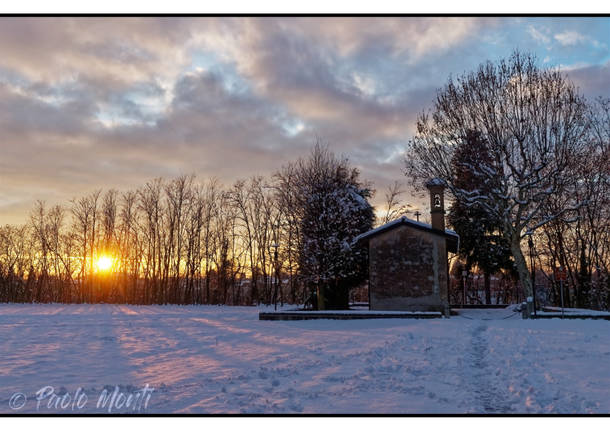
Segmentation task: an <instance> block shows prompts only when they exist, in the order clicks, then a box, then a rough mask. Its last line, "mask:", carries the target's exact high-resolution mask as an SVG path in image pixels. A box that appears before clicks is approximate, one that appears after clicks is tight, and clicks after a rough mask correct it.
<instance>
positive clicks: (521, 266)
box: [510, 234, 533, 298]
mask: <svg viewBox="0 0 610 431" xmlns="http://www.w3.org/2000/svg"><path fill="white" fill-rule="evenodd" d="M510 243H511V246H510V250H511V252H512V255H513V258H514V259H515V267H516V268H517V273H518V274H519V281H520V282H521V288H522V289H523V295H524V296H525V297H526V298H527V297H528V296H531V297H533V290H532V279H531V278H530V272H529V270H528V269H527V263H526V262H525V257H524V256H523V252H522V251H521V243H520V238H519V235H518V234H515V238H513V239H512V240H511V242H510Z"/></svg>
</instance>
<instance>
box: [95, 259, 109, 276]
mask: <svg viewBox="0 0 610 431" xmlns="http://www.w3.org/2000/svg"><path fill="white" fill-rule="evenodd" d="M95 268H96V269H97V271H98V272H108V271H110V270H111V269H112V258H111V257H109V256H100V257H98V258H97V261H95Z"/></svg>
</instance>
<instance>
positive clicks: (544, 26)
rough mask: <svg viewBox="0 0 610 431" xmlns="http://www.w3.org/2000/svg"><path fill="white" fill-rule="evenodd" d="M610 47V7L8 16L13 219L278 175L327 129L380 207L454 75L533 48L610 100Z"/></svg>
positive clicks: (5, 179)
mask: <svg viewBox="0 0 610 431" xmlns="http://www.w3.org/2000/svg"><path fill="white" fill-rule="evenodd" d="M609 45H610V18H601V17H598V18H558V17H555V18H512V17H510V18H509V17H478V18H461V17H459V18H432V17H427V18H426V17H410V18H406V17H391V18H373V17H364V18H347V17H345V18H339V17H332V18H315V17H310V18H306V17H275V18H273V17H266V18H265V17H263V18H261V17H259V18H254V17H250V18H248V17H244V18H211V17H210V18H196V17H181V18H180V17H176V18H173V17H159V18H127V17H114V18H102V17H95V18H57V17H44V18H34V17H29V18H17V17H2V18H0V154H1V156H0V224H5V223H21V222H25V221H26V220H27V217H28V214H29V211H30V210H31V208H32V206H33V204H34V202H35V201H36V200H44V201H46V202H47V203H49V204H56V203H63V204H67V203H68V202H69V200H70V199H72V198H74V197H80V196H83V195H85V194H88V193H89V192H91V191H93V190H95V189H98V188H103V189H109V188H116V189H118V190H127V189H134V188H136V187H139V186H141V185H143V184H144V183H146V182H147V181H149V180H151V179H153V178H156V177H159V176H162V177H166V178H171V177H175V176H178V175H181V174H196V175H197V176H198V177H199V178H201V179H205V178H208V177H216V178H218V179H219V180H220V181H221V182H222V183H224V184H226V185H230V184H232V183H233V182H234V181H235V180H237V179H240V178H247V177H249V176H252V175H259V174H260V175H269V174H271V173H273V172H274V171H276V170H278V169H279V168H281V166H282V165H285V164H286V163H288V162H290V161H292V160H295V159H297V158H298V157H302V156H306V155H307V154H308V153H309V151H310V148H311V146H312V144H313V143H314V142H315V141H316V140H317V139H320V140H322V141H324V142H326V143H328V144H329V146H330V148H331V150H332V151H334V152H335V153H336V154H337V155H344V156H346V157H348V158H349V160H350V161H351V162H352V164H353V165H355V166H357V167H359V168H360V170H361V173H362V178H363V179H365V180H368V181H371V182H372V183H373V185H374V188H375V189H377V193H376V197H375V198H374V200H373V203H375V204H379V203H380V202H381V201H382V200H383V195H384V189H385V188H386V187H387V186H388V185H389V184H391V183H393V182H394V181H402V182H404V183H405V184H406V182H407V181H406V178H405V177H404V175H403V151H404V148H405V146H406V143H407V142H408V140H409V139H410V138H411V137H412V135H413V131H414V126H415V120H416V118H417V115H418V114H419V113H421V112H422V111H424V110H427V109H429V108H430V107H431V106H432V103H433V100H434V97H435V94H436V91H437V89H439V88H441V87H442V86H443V85H444V84H445V83H446V82H447V80H448V79H449V77H450V76H458V75H460V74H462V73H464V72H468V71H470V70H473V69H475V68H476V67H477V66H478V65H479V64H481V63H483V62H485V61H487V60H491V61H495V60H498V59H500V58H503V57H507V56H508V55H510V53H511V52H512V51H513V50H515V49H519V50H522V51H526V52H530V53H533V54H535V55H536V56H537V58H538V60H539V64H540V65H541V66H550V67H556V66H559V67H560V68H561V69H562V70H563V71H565V72H566V73H568V75H569V77H570V78H571V79H572V81H573V82H574V83H575V84H576V85H577V86H578V87H579V88H580V90H581V92H582V93H584V94H585V95H586V96H587V97H589V98H595V97H597V96H603V97H610V46H609ZM405 198H407V200H408V201H412V202H413V203H414V204H415V205H419V203H418V202H419V201H417V199H416V198H415V197H410V196H409V195H408V194H407V195H406V196H405Z"/></svg>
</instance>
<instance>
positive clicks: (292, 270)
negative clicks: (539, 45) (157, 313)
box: [0, 143, 373, 308]
mask: <svg viewBox="0 0 610 431" xmlns="http://www.w3.org/2000/svg"><path fill="white" fill-rule="evenodd" d="M358 177H359V173H358V171H357V170H356V169H354V168H352V167H351V166H350V165H349V162H348V161H347V159H344V158H339V157H336V156H335V155H334V154H333V153H331V152H330V151H329V150H328V148H327V147H325V146H324V145H322V144H321V143H317V144H316V145H315V146H314V148H313V149H312V152H311V154H310V156H309V157H308V158H304V159H299V160H298V161H296V162H293V163H290V164H288V165H287V166H284V167H283V168H282V169H281V170H279V171H278V172H276V173H274V174H273V175H272V176H270V177H267V178H265V177H262V176H253V177H251V178H249V179H245V180H238V181H236V182H235V183H234V184H233V185H232V186H230V187H225V186H223V185H221V184H220V182H219V181H217V180H215V179H208V180H203V181H199V180H198V179H197V178H196V177H195V176H194V175H183V176H180V177H178V178H174V179H169V180H167V179H162V178H157V179H154V180H152V181H149V182H148V183H146V184H145V185H143V186H142V187H140V188H138V189H136V190H129V191H123V192H119V191H117V190H106V191H102V190H96V191H94V192H92V193H90V194H88V195H87V196H83V197H81V198H77V199H73V200H71V201H70V202H69V204H68V205H54V206H48V205H46V204H45V203H44V202H42V201H39V202H37V203H36V204H35V206H34V209H33V210H32V211H31V214H30V217H29V222H28V223H26V224H23V225H20V226H11V225H6V226H3V227H0V301H16V302H89V303H92V302H111V303H115V302H121V303H137V304H167V303H173V304H232V305H240V304H242V305H252V304H259V303H265V304H270V303H277V302H279V303H280V304H281V303H284V302H289V303H304V302H307V301H309V302H311V303H312V305H314V306H316V307H321V308H324V307H325V306H328V307H333V306H334V305H333V304H335V303H336V302H337V301H338V302H341V303H345V304H347V296H346V295H347V290H348V289H347V287H345V286H347V284H346V282H345V281H343V282H339V280H349V282H355V283H358V281H359V280H360V281H361V279H362V277H363V274H362V268H363V265H362V251H361V250H356V249H355V248H354V249H353V248H352V246H351V244H350V243H351V239H352V237H354V236H356V235H358V234H359V233H361V232H362V231H363V230H367V229H368V228H370V226H371V225H372V222H373V210H372V207H371V206H370V204H369V203H368V200H367V199H368V198H369V197H370V195H371V190H370V189H368V188H366V187H365V186H364V185H361V184H360V182H359V179H358ZM358 212H360V213H363V214H364V218H363V217H362V216H361V215H360V214H357V213H358ZM350 224H351V225H350ZM350 226H353V227H350ZM329 229H331V230H332V231H329ZM100 262H109V264H107V267H102V265H100ZM336 285H341V286H343V290H344V293H345V294H344V295H339V296H340V297H337V298H334V297H333V295H331V292H332V291H333V290H332V288H331V287H335V286H336ZM325 293H326V295H325ZM325 296H326V297H329V296H330V297H331V298H330V299H327V300H326V303H324V297H325ZM318 297H320V298H322V299H321V301H322V302H320V303H318V299H317V298H318Z"/></svg>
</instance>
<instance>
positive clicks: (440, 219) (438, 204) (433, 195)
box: [426, 178, 445, 232]
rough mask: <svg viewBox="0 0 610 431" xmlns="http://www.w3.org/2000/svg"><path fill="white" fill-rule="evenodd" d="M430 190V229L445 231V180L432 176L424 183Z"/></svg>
mask: <svg viewBox="0 0 610 431" xmlns="http://www.w3.org/2000/svg"><path fill="white" fill-rule="evenodd" d="M426 187H427V188H428V190H429V191H430V215H431V216H432V229H437V230H440V231H443V232H444V231H445V181H443V180H442V179H440V178H432V179H431V180H430V181H428V182H427V183H426Z"/></svg>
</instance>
